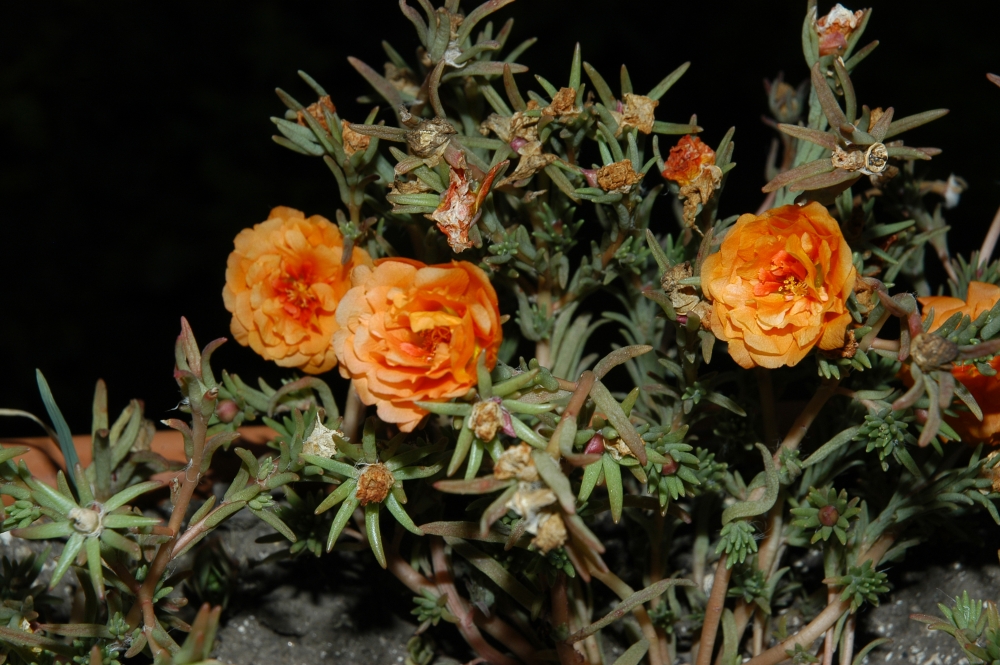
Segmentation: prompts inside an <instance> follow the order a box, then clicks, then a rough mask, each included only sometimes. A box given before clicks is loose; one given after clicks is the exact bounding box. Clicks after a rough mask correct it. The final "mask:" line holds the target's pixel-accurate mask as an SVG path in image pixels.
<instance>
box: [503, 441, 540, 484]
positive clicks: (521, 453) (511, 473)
mask: <svg viewBox="0 0 1000 665" xmlns="http://www.w3.org/2000/svg"><path fill="white" fill-rule="evenodd" d="M531 451H532V448H531V446H529V445H528V444H527V443H525V442H523V441H522V442H521V443H519V444H517V445H516V446H511V447H510V448H507V449H506V450H504V451H503V452H502V453H500V457H498V458H497V463H496V464H495V465H494V466H493V476H494V477H495V478H496V479H497V480H507V479H508V478H517V479H518V480H523V481H525V482H529V483H533V482H535V481H536V480H538V469H536V468H535V462H534V460H532V459H531Z"/></svg>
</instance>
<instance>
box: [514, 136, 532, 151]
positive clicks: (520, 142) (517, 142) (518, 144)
mask: <svg viewBox="0 0 1000 665" xmlns="http://www.w3.org/2000/svg"><path fill="white" fill-rule="evenodd" d="M526 145H528V140H527V139H524V138H521V137H520V136H515V137H514V138H513V139H511V141H510V149H511V150H513V151H514V152H519V151H520V150H521V148H523V147H524V146H526Z"/></svg>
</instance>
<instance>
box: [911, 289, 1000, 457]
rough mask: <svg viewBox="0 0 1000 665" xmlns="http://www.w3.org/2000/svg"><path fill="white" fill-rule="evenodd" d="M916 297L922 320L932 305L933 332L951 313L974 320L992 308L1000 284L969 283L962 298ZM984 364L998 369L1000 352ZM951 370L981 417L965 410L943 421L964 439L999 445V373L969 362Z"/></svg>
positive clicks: (970, 441) (999, 369) (999, 297)
mask: <svg viewBox="0 0 1000 665" xmlns="http://www.w3.org/2000/svg"><path fill="white" fill-rule="evenodd" d="M917 300H919V301H920V304H921V305H923V316H924V318H925V319H926V318H927V314H928V313H929V312H930V310H931V308H932V307H933V308H934V321H933V323H931V328H930V329H931V330H932V331H933V330H937V329H938V328H940V327H941V326H942V325H943V324H944V322H945V321H947V320H948V319H949V318H950V317H951V316H952V315H953V314H956V313H961V314H965V315H966V316H968V317H969V318H971V319H973V320H975V319H976V318H978V317H979V315H980V314H982V313H983V312H988V311H990V310H991V309H993V306H994V305H996V303H997V301H998V300H1000V286H995V285H993V284H985V283H983V282H969V290H968V295H967V296H966V299H965V300H961V299H959V298H951V297H948V296H928V297H926V298H917ZM987 364H988V365H989V366H990V367H992V368H993V369H994V370H996V371H1000V355H996V356H993V358H992V359H991V360H990V361H989V362H988V363H987ZM951 373H952V375H954V377H955V378H956V379H958V380H959V381H960V382H961V383H962V385H964V386H965V387H966V388H968V389H969V392H970V393H972V396H973V397H975V398H976V403H977V404H979V408H980V409H982V410H983V420H982V422H980V421H979V420H978V419H977V418H976V417H975V416H974V415H972V413H970V412H968V411H962V412H961V413H960V414H959V416H958V417H957V418H947V417H946V418H945V420H947V421H948V424H949V425H951V426H952V428H954V430H955V431H956V432H957V433H958V435H959V436H961V437H962V440H963V441H966V442H969V443H980V442H982V443H986V444H988V445H991V446H996V445H1000V374H994V375H993V376H986V375H985V374H982V373H981V372H980V371H979V370H978V369H977V368H976V366H975V365H974V364H971V363H970V364H961V365H954V366H953V367H952V369H951Z"/></svg>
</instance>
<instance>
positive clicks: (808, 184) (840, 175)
mask: <svg viewBox="0 0 1000 665" xmlns="http://www.w3.org/2000/svg"><path fill="white" fill-rule="evenodd" d="M861 176H862V173H861V172H860V171H844V170H842V169H834V170H832V171H830V172H829V173H821V174H820V175H816V176H813V177H811V178H804V179H802V180H796V181H795V182H793V183H792V184H790V185H789V186H788V191H790V192H801V191H807V190H813V189H824V188H826V187H833V186H835V185H841V184H843V183H845V182H853V181H855V180H857V179H858V178H860V177H861Z"/></svg>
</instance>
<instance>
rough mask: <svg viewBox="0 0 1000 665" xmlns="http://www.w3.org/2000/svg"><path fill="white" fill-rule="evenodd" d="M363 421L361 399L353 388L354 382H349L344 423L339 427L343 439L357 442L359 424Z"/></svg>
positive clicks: (363, 408)
mask: <svg viewBox="0 0 1000 665" xmlns="http://www.w3.org/2000/svg"><path fill="white" fill-rule="evenodd" d="M364 420H365V405H364V404H363V403H362V401H361V398H360V397H358V391H357V390H355V388H354V381H351V387H350V388H348V389H347V404H345V405H344V422H343V425H341V427H342V428H343V431H344V437H345V438H346V439H347V440H348V441H356V440H357V438H358V432H359V431H361V424H362V423H363V422H364Z"/></svg>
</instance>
